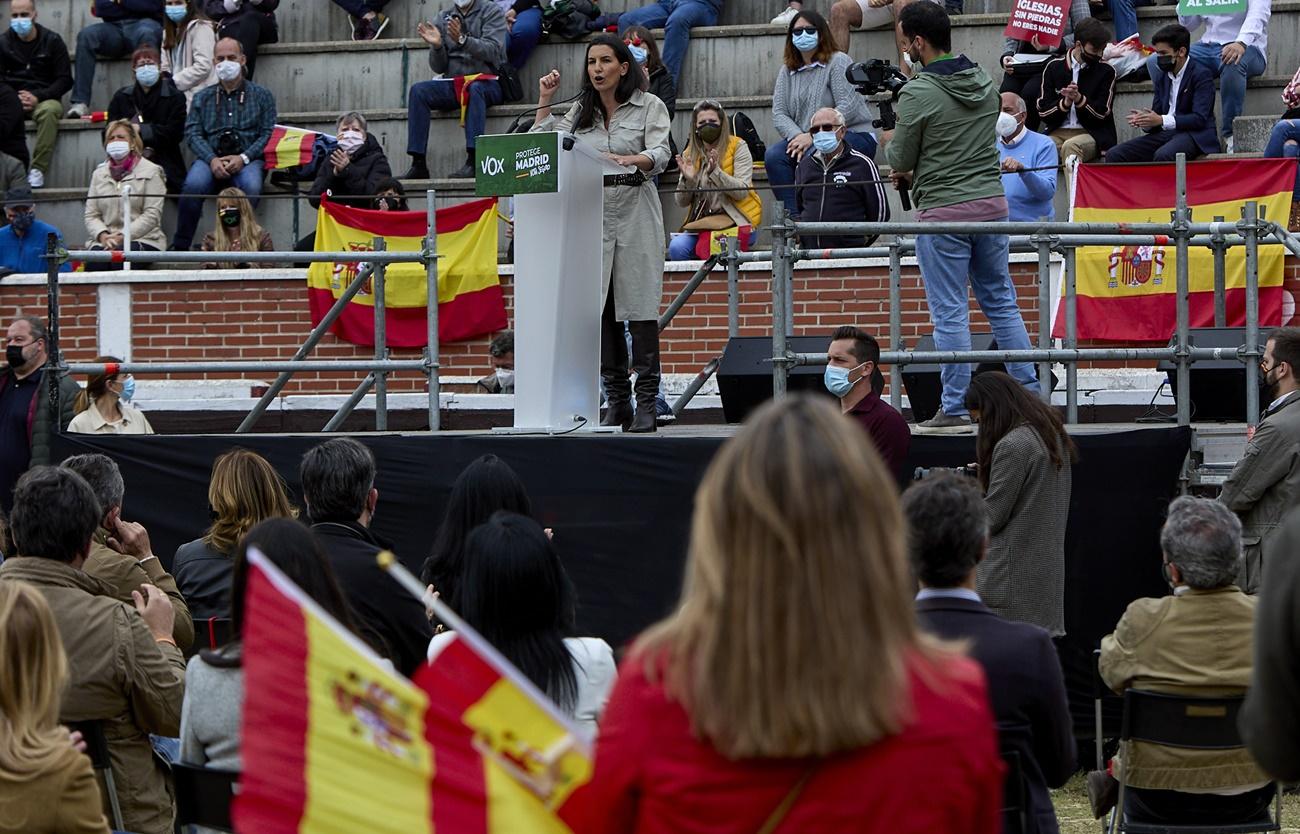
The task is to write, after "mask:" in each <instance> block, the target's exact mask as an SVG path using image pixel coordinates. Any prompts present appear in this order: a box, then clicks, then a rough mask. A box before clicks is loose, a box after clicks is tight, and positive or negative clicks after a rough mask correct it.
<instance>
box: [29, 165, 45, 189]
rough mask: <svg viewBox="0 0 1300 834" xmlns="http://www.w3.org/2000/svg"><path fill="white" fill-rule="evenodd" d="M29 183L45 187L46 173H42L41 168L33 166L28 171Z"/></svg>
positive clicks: (35, 186) (33, 186)
mask: <svg viewBox="0 0 1300 834" xmlns="http://www.w3.org/2000/svg"><path fill="white" fill-rule="evenodd" d="M27 184H28V185H30V186H31V187H32V188H44V187H45V175H44V174H42V173H41V170H40V169H39V168H33V169H32V170H30V171H28V172H27Z"/></svg>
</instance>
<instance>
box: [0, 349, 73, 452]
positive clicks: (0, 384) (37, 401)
mask: <svg viewBox="0 0 1300 834" xmlns="http://www.w3.org/2000/svg"><path fill="white" fill-rule="evenodd" d="M43 373H44V372H43ZM13 378H14V377H13V372H11V371H7V372H5V374H4V375H3V376H0V391H3V390H4V389H5V388H7V387H9V385H10V383H11V382H13ZM80 392H81V386H80V385H78V384H77V381H76V380H75V379H73V378H72V377H70V376H67V375H66V374H65V375H64V376H61V377H59V427H58V431H60V432H63V431H67V429H68V424H69V423H71V422H72V418H73V417H74V416H76V414H75V412H74V411H73V406H74V405H75V404H76V401H77V394H79V393H80ZM54 432H55V428H54V425H53V423H52V421H51V420H50V384H49V380H48V379H47V378H45V377H44V376H42V378H41V384H40V387H39V388H37V389H36V396H35V397H33V398H32V405H31V408H30V409H29V410H28V412H27V439H28V441H29V442H30V443H31V450H32V460H31V465H32V466H47V465H49V463H50V454H51V449H50V446H51V443H52V442H53V437H54Z"/></svg>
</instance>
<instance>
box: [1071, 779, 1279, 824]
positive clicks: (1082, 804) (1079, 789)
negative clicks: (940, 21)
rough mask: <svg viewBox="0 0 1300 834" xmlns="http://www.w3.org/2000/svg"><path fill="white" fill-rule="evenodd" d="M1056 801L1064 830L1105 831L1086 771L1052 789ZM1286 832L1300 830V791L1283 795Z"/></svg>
mask: <svg viewBox="0 0 1300 834" xmlns="http://www.w3.org/2000/svg"><path fill="white" fill-rule="evenodd" d="M1052 803H1053V804H1054V805H1055V806H1056V818H1057V820H1058V821H1060V823H1061V834H1101V821H1100V820H1094V819H1093V818H1092V811H1091V810H1090V809H1089V808H1088V792H1087V790H1086V789H1085V788H1084V785H1083V774H1082V773H1081V774H1079V775H1077V776H1075V777H1074V778H1073V779H1071V780H1070V781H1069V783H1067V784H1066V786H1065V787H1063V788H1061V789H1060V790H1059V791H1052ZM1282 832H1283V834H1300V793H1289V794H1286V795H1285V796H1283V797H1282Z"/></svg>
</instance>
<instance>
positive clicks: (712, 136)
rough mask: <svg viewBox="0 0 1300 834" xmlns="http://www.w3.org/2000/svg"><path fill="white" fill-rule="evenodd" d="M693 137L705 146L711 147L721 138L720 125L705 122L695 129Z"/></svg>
mask: <svg viewBox="0 0 1300 834" xmlns="http://www.w3.org/2000/svg"><path fill="white" fill-rule="evenodd" d="M695 135H696V136H698V137H700V141H701V142H703V143H704V144H706V145H712V144H713V143H714V142H716V141H718V138H719V137H720V136H722V125H719V124H714V123H712V122H705V123H704V124H702V125H700V126H699V127H698V128H696V129H695Z"/></svg>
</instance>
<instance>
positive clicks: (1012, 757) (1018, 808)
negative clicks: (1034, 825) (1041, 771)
mask: <svg viewBox="0 0 1300 834" xmlns="http://www.w3.org/2000/svg"><path fill="white" fill-rule="evenodd" d="M1001 755H1002V761H1003V762H1004V763H1005V764H1006V766H1007V778H1006V781H1005V782H1003V787H1002V834H1024V832H1026V831H1028V830H1029V791H1028V789H1027V788H1026V787H1025V770H1024V765H1023V763H1022V762H1021V761H1020V752H1019V751H1018V750H1003V751H1002V753H1001Z"/></svg>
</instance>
